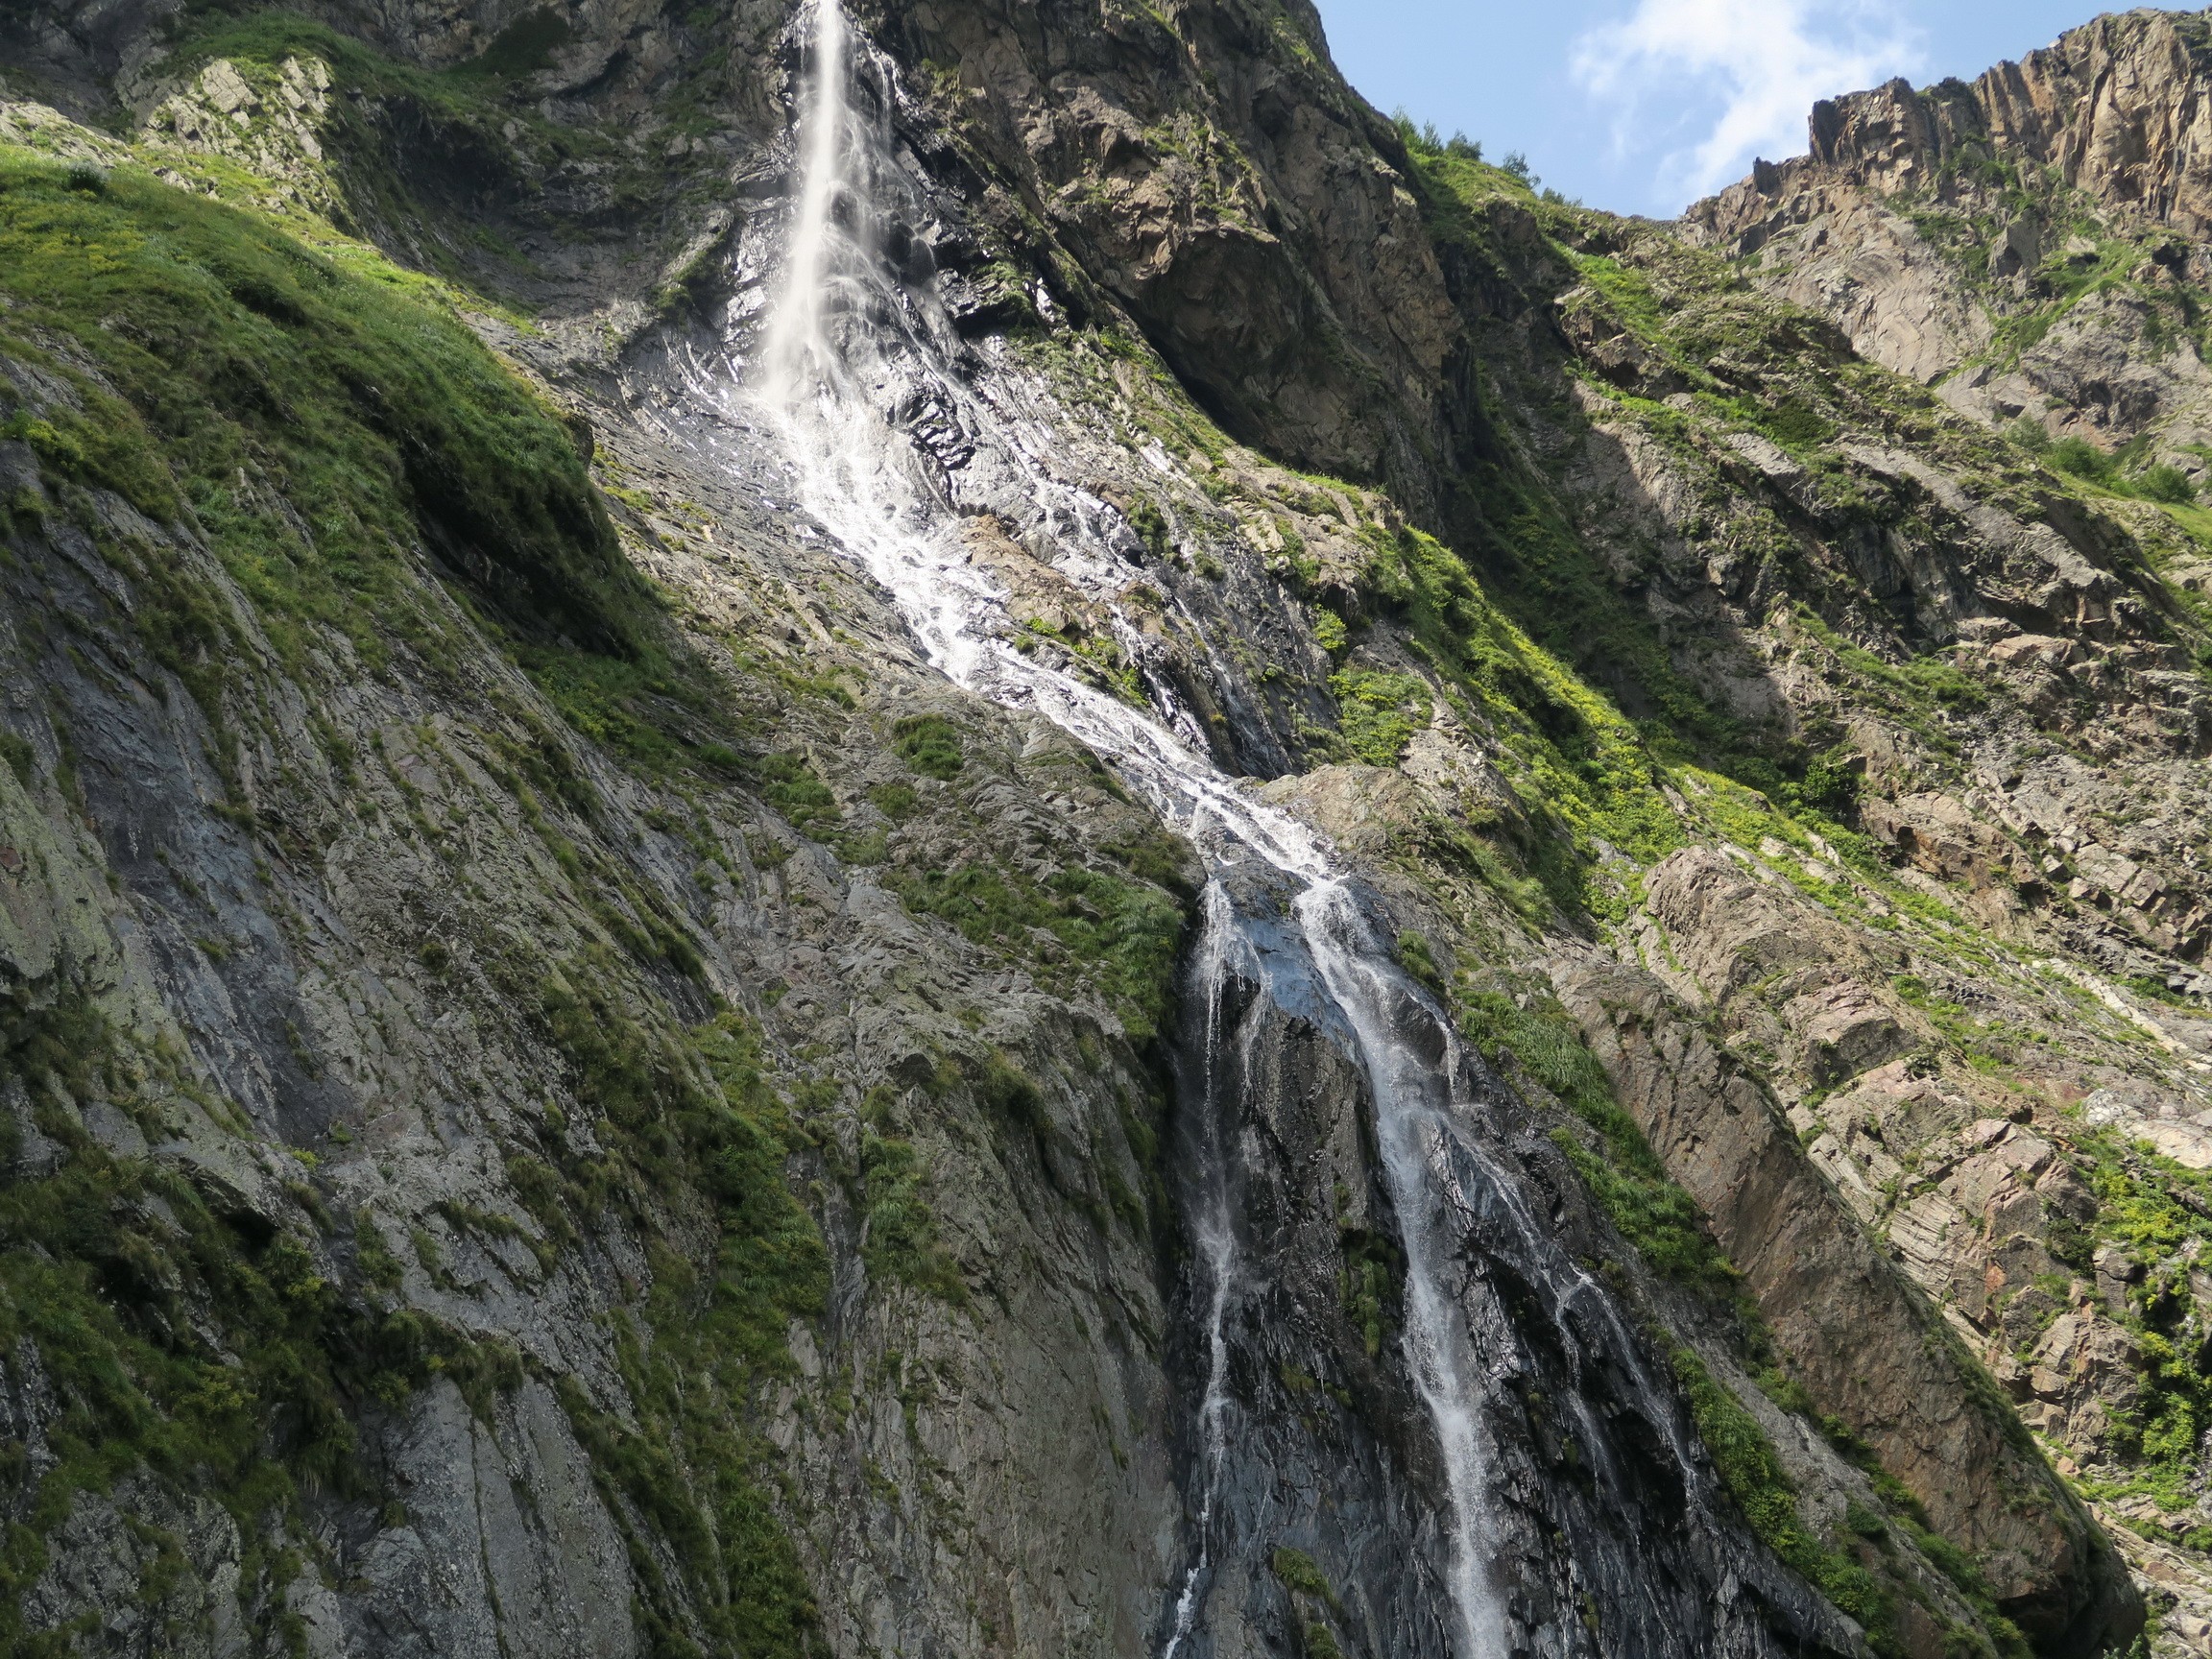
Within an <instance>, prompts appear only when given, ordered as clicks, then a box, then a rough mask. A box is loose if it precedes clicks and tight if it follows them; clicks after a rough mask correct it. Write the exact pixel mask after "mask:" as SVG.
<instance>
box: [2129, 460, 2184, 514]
mask: <svg viewBox="0 0 2212 1659" xmlns="http://www.w3.org/2000/svg"><path fill="white" fill-rule="evenodd" d="M2135 490H2136V493H2138V494H2140V495H2142V496H2143V497H2145V498H2146V499H2147V500H2152V501H2163V502H2165V503H2167V504H2168V505H2169V506H2174V507H2185V506H2187V505H2188V504H2189V503H2190V502H2192V501H2194V500H2196V499H2197V486H2196V485H2195V484H2193V483H2192V482H2190V479H2189V474H2188V473H2186V472H2184V471H2182V470H2181V469H2180V468H2178V467H2166V466H2158V467H2153V468H2152V469H2150V470H2149V471H2147V472H2145V473H2144V474H2143V475H2142V476H2141V477H2140V478H2138V479H2136V480H2135Z"/></svg>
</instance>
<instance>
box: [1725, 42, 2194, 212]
mask: <svg viewBox="0 0 2212 1659" xmlns="http://www.w3.org/2000/svg"><path fill="white" fill-rule="evenodd" d="M2208 17H2212V13H2206V12H2157V11H2152V10H2149V9H2139V10H2136V11H2132V12H2119V13H2115V14H2112V15H2108V16H2104V17H2100V18H2098V19H2096V20H2095V21H2094V22H2091V23H2088V24H2085V25H2083V26H2082V27H2081V28H2079V29H2075V30H2071V31H2069V32H2068V33H2067V34H2065V35H2063V36H2060V37H2059V38H2058V40H2057V41H2056V43H2054V44H2053V45H2050V46H2047V47H2044V48H2042V49H2041V50H2039V51H2035V52H2032V53H2030V54H2029V55H2028V56H2027V57H2026V58H2024V59H2022V60H2020V61H2019V62H2016V63H2013V62H2007V63H2000V64H1998V65H1997V66H1996V67H1995V68H1993V69H1990V70H1987V71H1986V72H1984V74H1982V75H1981V76H1979V77H1977V78H1976V79H1975V81H1974V82H1973V83H1972V84H1971V85H1969V84H1966V83H1965V82H1962V81H1958V80H1947V81H1943V82H1940V83H1938V84H1936V85H1934V86H1931V87H1928V88H1926V89H1924V90H1915V89H1914V88H1913V86H1912V85H1911V83H1910V82H1907V81H1904V80H1901V79H1900V80H1895V81H1891V82H1889V83H1888V84H1886V85H1883V86H1879V87H1876V88H1874V89H1873V90H1871V91H1865V92H1855V93H1852V94H1850V95H1848V96H1846V97H1842V98H1837V99H1833V100H1822V101H1821V102H1820V103H1818V104H1815V106H1814V107H1813V114H1812V119H1811V121H1810V123H1809V128H1810V154H1809V155H1808V156H1804V157H1800V158H1798V159H1795V160H1792V161H1787V162H1782V163H1779V164H1777V163H1773V162H1767V161H1761V162H1759V163H1757V164H1756V166H1755V168H1754V171H1753V173H1752V176H1751V177H1750V179H1748V180H1745V181H1743V183H1739V184H1737V185H1735V186H1733V187H1732V188H1730V189H1729V190H1727V191H1724V192H1722V193H1721V194H1720V195H1719V196H1718V197H1716V198H1714V199H1713V200H1711V201H1710V202H1706V203H1700V204H1697V205H1696V206H1694V207H1693V208H1691V209H1690V212H1689V214H1688V215H1687V217H1688V218H1689V219H1690V221H1691V222H1692V223H1695V224H1698V225H1701V226H1704V227H1706V228H1708V229H1710V230H1712V231H1713V232H1715V233H1717V234H1720V235H1728V234H1732V233H1735V234H1740V233H1741V230H1742V228H1743V227H1744V226H1746V225H1747V224H1748V223H1749V222H1751V221H1752V220H1755V219H1756V218H1757V217H1758V215H1759V214H1760V212H1761V204H1768V203H1772V202H1773V201H1775V200H1777V199H1779V198H1780V197H1781V196H1783V195H1786V194H1787V193H1788V192H1789V191H1790V190H1791V189H1792V188H1796V187H1801V186H1802V185H1803V184H1805V183H1806V182H1808V181H1809V180H1810V177H1811V176H1813V175H1815V174H1817V175H1822V176H1826V177H1827V178H1830V179H1839V180H1843V181H1846V182H1849V183H1852V184H1857V185H1862V186H1864V187H1866V188H1869V189H1873V190H1878V191H1881V192H1883V193H1885V194H1894V193H1897V192H1900V191H1907V190H1918V189H1927V188H1931V187H1936V185H1937V184H1938V181H1939V180H1940V179H1941V177H1942V175H1943V174H1944V173H1945V172H1946V170H1955V169H1956V168H1957V167H1958V166H1959V164H1960V161H1961V160H1962V159H1969V158H1971V157H1972V156H1974V155H1976V154H1977V153H1980V154H1983V155H1995V156H2003V157H2008V158H2012V159H2017V160H2020V161H2024V162H2029V163H2032V164H2034V165H2036V166H2040V167H2052V168H2056V169H2057V170H2058V172H2059V174H2060V175H2061V177H2062V178H2063V180H2064V181H2065V183H2066V184H2067V185H2068V186H2069V187H2071V188H2074V189H2078V190H2081V191H2083V192H2085V193H2086V194H2087V195H2089V196H2090V197H2091V198H2092V199H2094V200H2095V201H2096V202H2098V203H2099V204H2102V205H2104V206H2105V207H2107V208H2110V209H2118V210H2125V211H2128V212H2130V213H2133V214H2136V215H2139V216H2140V217H2142V218H2143V219H2145V220H2147V221H2149V222H2151V223H2153V224H2158V225H2166V226H2171V227H2173V228H2176V229H2177V230H2180V231H2182V232H2183V233H2184V234H2188V235H2200V234H2202V233H2203V232H2204V231H2205V230H2206V228H2212V143H2208V142H2207V140H2208V139H2212V86H2208V84H2207V77H2208V75H2212V47H2208V36H2212V24H2208V22H2207V18H2208Z"/></svg>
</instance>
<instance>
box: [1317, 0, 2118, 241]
mask: <svg viewBox="0 0 2212 1659" xmlns="http://www.w3.org/2000/svg"><path fill="white" fill-rule="evenodd" d="M1317 4H1318V5H1319V6H1320V9H1321V15H1322V18H1323V20H1324V21H1325V22H1326V23H1327V25H1328V30H1329V43H1330V47H1331V49H1332V50H1333V51H1334V54H1335V58H1336V63H1337V66H1338V67H1339V68H1340V69H1342V70H1343V71H1344V74H1345V76H1346V78H1347V79H1349V80H1350V81H1351V83H1352V84H1353V85H1355V86H1357V87H1358V89H1359V90H1360V91H1361V92H1362V93H1364V94H1365V95H1366V96H1367V99H1368V101H1369V102H1370V103H1372V104H1374V105H1376V106H1377V107H1378V108H1383V109H1385V110H1394V109H1397V108H1404V109H1405V110H1406V111H1407V113H1408V114H1410V115H1411V116H1413V118H1414V119H1415V120H1417V121H1432V122H1434V123H1435V124H1436V126H1437V127H1438V128H1439V129H1440V130H1441V131H1442V132H1444V133H1445V134H1446V135H1449V134H1450V133H1452V132H1454V131H1455V130H1458V131H1463V132H1466V134H1467V136H1468V137H1470V138H1474V139H1476V140H1478V141H1479V142H1480V143H1481V145H1482V147H1483V153H1484V154H1485V155H1487V156H1490V157H1491V158H1492V159H1497V158H1499V157H1502V156H1504V155H1506V154H1507V153H1509V152H1511V151H1516V150H1518V151H1520V152H1522V153H1523V154H1525V155H1526V156H1527V157H1528V162H1529V165H1530V166H1531V167H1533V168H1534V169H1535V170H1536V172H1537V173H1538V174H1539V175H1540V176H1541V177H1542V178H1543V180H1544V182H1545V183H1547V184H1549V185H1551V186H1554V187H1555V188H1557V189H1559V190H1561V191H1564V192H1565V193H1566V194H1567V195H1569V196H1573V197H1578V198H1580V199H1581V200H1582V201H1584V202H1587V203H1588V204H1590V205H1592V206H1593V207H1610V208H1614V209H1616V210H1617V211H1621V212H1633V213H1651V214H1658V215H1672V214H1674V213H1676V212H1678V211H1680V210H1681V208H1682V207H1683V206H1684V205H1686V204H1688V203H1690V202H1693V201H1695V200H1696V199H1697V198H1698V197H1700V196H1704V195H1709V194H1710V193H1711V192H1713V191H1714V190H1716V189H1719V188H1720V187H1721V186H1723V185H1725V184H1728V183H1732V182H1733V181H1734V180H1737V179H1740V178H1742V177H1743V175H1744V174H1745V173H1747V172H1749V171H1750V167H1751V159H1752V157H1753V156H1767V157H1769V158H1771V159H1779V158H1781V157H1782V156H1795V155H1799V154H1802V153H1803V151H1804V149H1805V117H1806V115H1807V113H1808V112H1809V111H1810V109H1811V108H1812V106H1813V101H1814V100H1815V98H1822V97H1829V96H1832V95H1834V94H1835V93H1838V92H1848V91H1854V90H1857V89H1858V88H1861V87H1864V86H1871V85H1874V84H1878V83H1880V82H1883V81H1886V80H1887V79H1889V78H1890V77H1891V76H1894V75H1905V76H1908V77H1910V78H1911V80H1912V81H1914V82H1915V83H1917V84H1926V83H1928V82H1931V81H1936V80H1940V79H1941V78H1942V77H1944V76H1946V75H1958V76H1960V77H1962V78H1967V79H1971V78H1972V77H1973V76H1975V75H1978V74H1980V73H1981V72H1982V71H1983V70H1984V69H1986V68H1987V67H1989V65H1990V64H1992V63H1995V62H1997V61H1999V60H2002V59H2008V58H2019V57H2021V56H2022V55H2024V54H2026V53H2028V52H2031V51H2032V50H2034V48H2036V47H2038V46H2044V45H2048V44H2049V43H2050V42H2051V41H2052V40H2053V39H2054V38H2055V37H2056V36H2057V35H2059V34H2060V33H2061V32H2062V31H2064V30H2066V29H2069V28H2071V27H2073V26H2074V25H2075V24H2077V23H2081V22H2085V21H2087V20H2088V18H2090V17H2091V16H2094V15H2095V14H2096V11H2097V10H2098V8H2097V7H2096V6H2095V5H2094V0H2066V3H2055V0H1317Z"/></svg>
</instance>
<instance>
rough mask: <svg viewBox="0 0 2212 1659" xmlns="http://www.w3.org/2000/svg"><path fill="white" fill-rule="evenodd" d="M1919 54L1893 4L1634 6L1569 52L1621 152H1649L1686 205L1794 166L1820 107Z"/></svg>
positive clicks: (1725, 1) (1657, 1)
mask: <svg viewBox="0 0 2212 1659" xmlns="http://www.w3.org/2000/svg"><path fill="white" fill-rule="evenodd" d="M1922 50H1923V36H1922V35H1921V33H1920V31H1919V30H1918V29H1917V28H1915V27H1914V26H1912V25H1911V23H1909V22H1907V21H1906V19H1905V17H1904V16H1903V14H1902V12H1900V10H1899V6H1898V3H1897V0H1637V5H1636V10H1635V12H1633V13H1632V14H1631V15H1629V16H1628V17H1626V18H1625V19H1623V20H1622V21H1619V22H1615V23H1608V24H1601V25H1599V27H1597V28H1595V29H1592V30H1590V31H1589V32H1588V33H1587V34H1585V35H1583V36H1582V37H1581V38H1580V39H1579V40H1578V41H1576V42H1575V58H1574V69H1575V80H1576V81H1577V83H1579V84H1580V85H1581V86H1582V88H1583V89H1584V90H1585V91H1586V92H1588V93H1590V94H1591V96H1592V97H1594V98H1597V99H1600V100H1603V101H1604V102H1605V103H1607V104H1609V105H1610V106H1612V107H1613V110H1614V114H1615V124H1614V141H1615V146H1616V148H1617V150H1619V151H1620V152H1622V153H1623V155H1624V156H1625V155H1633V154H1636V153H1638V152H1640V151H1641V152H1644V153H1646V154H1650V153H1652V152H1653V151H1656V155H1655V156H1654V159H1655V161H1656V163H1657V169H1656V170H1657V178H1656V180H1655V182H1656V183H1657V184H1658V185H1659V187H1660V188H1661V189H1662V190H1663V191H1665V192H1667V193H1668V194H1669V195H1671V196H1672V197H1675V198H1676V199H1678V200H1687V199H1689V198H1691V197H1695V196H1703V195H1708V194H1710V193H1711V192H1713V191H1715V190H1718V189H1719V188H1721V187H1722V186H1723V185H1726V184H1729V183H1732V182H1734V181H1735V180H1737V179H1740V178H1742V177H1743V174H1744V173H1746V172H1747V171H1749V169H1750V165H1751V159H1752V157H1753V156H1767V157H1769V158H1776V159H1778V158H1780V157H1782V156H1796V155H1801V154H1802V153H1803V152H1804V149H1805V118H1806V116H1807V115H1808V114H1809V113H1810V112H1811V110H1812V108H1813V105H1814V103H1815V101H1816V100H1818V99H1821V98H1833V97H1835V96H1836V95H1837V94H1838V93H1841V92H1851V91H1857V90H1859V89H1861V88H1863V87H1867V86H1872V85H1875V84H1879V83H1881V82H1883V81H1885V80H1887V79H1888V78H1890V77H1891V76H1894V75H1900V74H1911V73H1912V72H1913V71H1914V70H1916V69H1918V68H1919V67H1920V66H1921V63H1922Z"/></svg>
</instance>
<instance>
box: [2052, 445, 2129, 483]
mask: <svg viewBox="0 0 2212 1659" xmlns="http://www.w3.org/2000/svg"><path fill="white" fill-rule="evenodd" d="M2043 458H2044V460H2046V461H2048V462H2049V463H2050V464H2051V465H2052V466H2053V467H2055V468H2056V469H2058V470H2059V471H2061V472H2064V473H2068V474H2070V475H2071V476H2073V477H2076V478H2080V479H2085V480H2086V481H2088V482H2089V483H2092V484H2109V483H2110V482H2111V481H2112V479H2113V476H2114V469H2113V465H2112V457H2111V456H2109V455H2107V454H2105V453H2104V450H2102V449H2100V448H2098V447H2097V445H2094V444H2092V443H2090V442H2089V441H2088V440H2087V439H2085V438H2061V439H2059V440H2058V441H2057V442H2056V444H2053V445H2051V447H2050V448H2049V449H2048V450H2046V451H2045V452H2044V456H2043Z"/></svg>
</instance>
